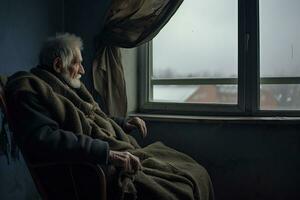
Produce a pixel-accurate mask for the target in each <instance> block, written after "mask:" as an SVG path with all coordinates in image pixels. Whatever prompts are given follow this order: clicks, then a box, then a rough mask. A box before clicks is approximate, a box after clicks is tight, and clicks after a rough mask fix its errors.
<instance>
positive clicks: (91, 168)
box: [28, 162, 107, 200]
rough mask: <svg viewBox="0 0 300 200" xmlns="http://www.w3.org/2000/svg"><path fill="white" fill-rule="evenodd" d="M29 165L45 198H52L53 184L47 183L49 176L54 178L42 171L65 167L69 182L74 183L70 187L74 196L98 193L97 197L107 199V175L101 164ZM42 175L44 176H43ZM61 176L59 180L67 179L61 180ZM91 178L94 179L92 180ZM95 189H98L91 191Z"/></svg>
mask: <svg viewBox="0 0 300 200" xmlns="http://www.w3.org/2000/svg"><path fill="white" fill-rule="evenodd" d="M28 167H29V169H30V172H31V174H32V177H33V179H34V181H35V183H36V185H37V187H38V188H39V190H40V193H41V195H42V196H43V199H52V198H48V197H50V196H51V195H52V194H50V193H51V192H52V191H53V184H52V185H51V184H50V185H49V184H48V183H46V184H45V182H47V177H48V178H49V177H50V178H52V177H51V176H52V175H50V174H47V175H46V176H44V175H42V173H41V171H46V173H47V172H49V171H52V169H58V170H61V169H63V171H64V172H65V173H64V177H67V178H68V179H69V178H70V180H68V182H70V183H71V184H72V186H70V187H71V188H72V193H73V194H72V195H73V197H74V198H76V199H89V198H88V197H87V196H88V195H91V196H92V195H94V194H95V195H96V194H97V196H99V198H97V199H101V200H102V199H103V200H106V199H107V194H106V191H107V189H106V175H105V173H104V171H103V169H102V167H101V166H100V165H96V164H93V163H89V162H49V163H40V164H30V163H28ZM41 176H43V178H42V177H41ZM58 176H59V175H58ZM59 178H60V180H57V181H58V182H59V181H65V180H61V177H59ZM45 179H46V180H45ZM91 179H92V181H91V182H90V180H91ZM91 183H92V184H91ZM58 185H59V183H58ZM93 189H94V190H96V191H90V190H93Z"/></svg>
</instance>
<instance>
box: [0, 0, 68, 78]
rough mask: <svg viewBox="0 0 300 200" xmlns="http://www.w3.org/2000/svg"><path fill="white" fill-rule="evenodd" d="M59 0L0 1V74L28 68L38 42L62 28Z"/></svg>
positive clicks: (35, 61)
mask: <svg viewBox="0 0 300 200" xmlns="http://www.w3.org/2000/svg"><path fill="white" fill-rule="evenodd" d="M62 13H63V12H62V1H61V0H43V1H41V0H30V1H25V0H4V1H2V0H1V1H0V60H1V62H0V74H4V75H10V74H12V73H13V72H16V71H19V70H28V69H30V68H32V67H33V66H35V65H36V64H37V61H38V52H39V48H40V46H41V43H42V41H44V40H45V38H46V37H48V36H50V35H54V34H55V32H60V31H62Z"/></svg>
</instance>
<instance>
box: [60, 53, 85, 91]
mask: <svg viewBox="0 0 300 200" xmlns="http://www.w3.org/2000/svg"><path fill="white" fill-rule="evenodd" d="M76 52H77V53H76V56H75V57H74V59H73V60H72V63H71V65H70V66H68V67H67V68H66V69H64V70H63V71H62V74H61V75H62V77H63V78H64V80H65V81H66V82H67V83H68V84H69V85H70V86H71V87H73V88H80V86H81V82H80V78H81V75H83V74H84V73H85V72H84V68H83V66H82V64H81V63H82V56H81V52H80V50H79V49H77V50H76Z"/></svg>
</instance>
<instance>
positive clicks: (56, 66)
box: [52, 57, 63, 73]
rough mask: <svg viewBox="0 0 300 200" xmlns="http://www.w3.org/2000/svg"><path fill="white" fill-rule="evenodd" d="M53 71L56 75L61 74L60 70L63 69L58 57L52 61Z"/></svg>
mask: <svg viewBox="0 0 300 200" xmlns="http://www.w3.org/2000/svg"><path fill="white" fill-rule="evenodd" d="M52 67H53V69H54V71H55V72H57V73H61V72H62V69H63V64H62V60H61V58H60V57H56V58H55V59H54V61H53V66H52Z"/></svg>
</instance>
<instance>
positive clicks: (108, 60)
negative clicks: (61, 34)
mask: <svg viewBox="0 0 300 200" xmlns="http://www.w3.org/2000/svg"><path fill="white" fill-rule="evenodd" d="M182 2H183V0H112V1H111V6H110V8H109V10H108V12H107V16H106V19H105V25H104V28H103V30H102V32H101V33H100V34H99V35H98V36H97V40H96V41H97V56H96V58H95V60H94V62H93V71H92V72H93V86H94V90H95V92H96V93H98V94H99V95H100V96H101V97H102V98H103V100H104V103H105V105H104V106H105V107H106V109H107V111H108V114H109V115H110V116H126V114H127V95H126V83H125V77H124V70H123V66H122V62H121V53H120V47H122V48H132V47H137V46H139V45H141V44H144V43H146V42H148V41H150V40H152V39H153V38H154V37H155V36H156V35H157V34H158V33H159V31H160V30H161V29H162V28H163V26H164V25H165V24H166V23H167V22H168V21H169V19H170V18H171V17H172V16H173V14H174V13H175V12H176V10H177V9H178V8H179V6H180V5H181V3H182Z"/></svg>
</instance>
